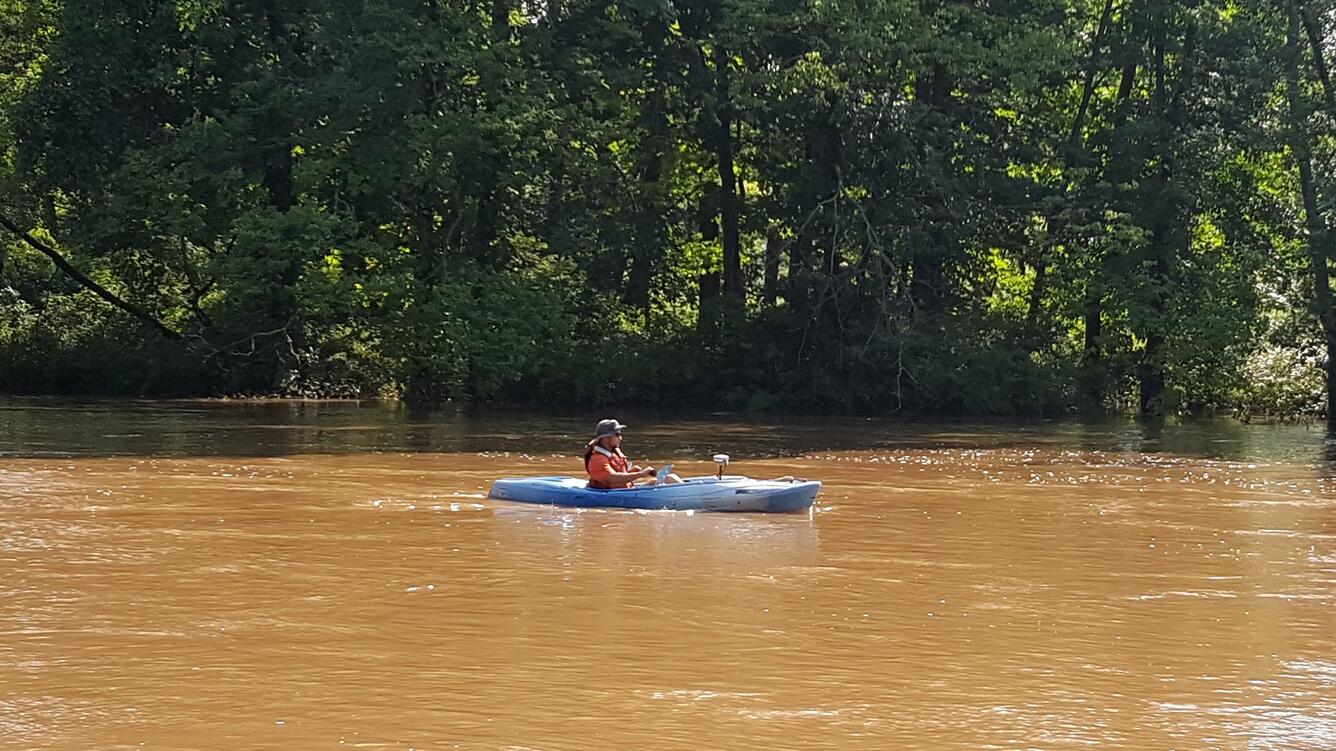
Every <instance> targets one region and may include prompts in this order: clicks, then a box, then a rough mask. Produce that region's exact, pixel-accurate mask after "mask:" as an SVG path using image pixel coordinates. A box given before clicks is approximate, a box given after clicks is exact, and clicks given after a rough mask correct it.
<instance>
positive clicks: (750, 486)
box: [487, 475, 821, 513]
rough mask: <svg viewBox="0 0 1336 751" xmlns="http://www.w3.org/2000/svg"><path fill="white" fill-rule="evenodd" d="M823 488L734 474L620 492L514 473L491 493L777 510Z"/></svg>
mask: <svg viewBox="0 0 1336 751" xmlns="http://www.w3.org/2000/svg"><path fill="white" fill-rule="evenodd" d="M820 490H821V483H820V482H817V481H815V480H809V481H800V482H784V481H778V480H753V479H750V478H747V477H739V476H732V475H725V476H724V477H723V478H716V477H691V478H687V479H686V480H684V481H682V482H680V483H673V484H662V485H641V486H637V487H634V488H619V489H616V490H601V489H599V488H591V487H589V483H588V482H587V481H586V480H583V479H577V478H574V477H512V478H506V479H502V480H497V481H496V482H494V483H493V484H492V488H491V490H490V491H488V493H487V495H488V497H489V498H495V499H498V500H504V501H518V502H521V503H541V504H546V505H552V506H584V507H589V508H623V509H664V510H672V511H761V512H771V513H774V512H785V511H801V510H802V509H806V508H810V507H811V505H812V503H813V502H814V501H815V500H816V495H817V493H818V492H819V491H820Z"/></svg>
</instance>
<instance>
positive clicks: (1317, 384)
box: [0, 0, 1336, 414]
mask: <svg viewBox="0 0 1336 751" xmlns="http://www.w3.org/2000/svg"><path fill="white" fill-rule="evenodd" d="M1333 65H1336V4H1333V3H1332V2H1331V0H1240V1H1237V2H1236V1H1234V0H968V1H964V2H962V1H958V0H690V1H684V0H545V1H540V2H532V3H531V2H528V0H525V1H524V2H520V0H486V1H485V2H475V1H474V0H440V1H436V0H416V1H412V0H401V1H400V0H361V1H357V0H285V1H284V2H279V0H226V1H224V0H173V1H172V2H161V1H160V0H134V1H130V0H97V2H92V1H91V0H63V1H61V0H0V225H3V230H2V231H3V237H2V238H0V388H4V389H7V390H11V391H44V392H77V393H117V394H152V395H181V394H238V393H263V394H301V395H362V396H390V397H394V396H398V397H404V398H415V399H423V400H458V401H526V402H528V401H544V402H551V403H572V404H574V403H586V404H611V403H631V402H634V403H640V404H658V405H687V406H698V407H703V406H711V407H730V408H750V409H757V410H812V411H840V412H845V411H847V412H855V413H886V412H895V411H902V410H903V411H912V412H935V413H970V414H1056V413H1062V412H1067V411H1074V410H1129V411H1131V410H1139V411H1141V412H1143V413H1148V414H1155V413H1166V412H1183V411H1194V410H1208V409H1235V410H1240V411H1242V412H1245V413H1282V414H1296V413H1321V412H1323V411H1324V409H1325V404H1326V401H1327V398H1328V397H1327V393H1326V389H1327V384H1328V382H1329V381H1330V382H1333V383H1336V381H1331V379H1328V378H1327V377H1326V372H1325V368H1327V367H1328V363H1329V362H1330V360H1329V358H1328V351H1329V350H1330V349H1331V348H1332V347H1333V345H1334V344H1336V316H1334V315H1333V309H1332V302H1331V299H1330V294H1331V293H1330V289H1329V280H1328V275H1329V271H1328V261H1329V258H1330V256H1331V255H1332V251H1331V247H1330V245H1331V240H1332V235H1331V232H1330V231H1329V224H1330V221H1331V215H1332V213H1333V212H1334V211H1336V170H1333V169H1332V164H1333V158H1334V157H1336V139H1333V137H1332V136H1333V132H1334V128H1336V89H1333V83H1332V81H1331V76H1332V73H1331V71H1330V68H1331V66H1333Z"/></svg>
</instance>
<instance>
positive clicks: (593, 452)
mask: <svg viewBox="0 0 1336 751" xmlns="http://www.w3.org/2000/svg"><path fill="white" fill-rule="evenodd" d="M625 427H626V426H625V425H623V424H621V423H620V422H617V421H616V420H612V419H609V420H600V421H599V423H598V427H597V428H595V429H594V439H593V440H592V441H590V442H589V443H588V444H586V445H585V455H584V461H585V471H586V472H588V473H589V487H591V488H601V489H603V490H614V489H617V488H629V487H633V486H634V485H635V482H636V480H639V479H641V478H645V477H650V478H652V477H654V468H653V467H641V466H638V465H633V464H631V460H630V459H627V458H626V454H623V453H622V448H621V447H622V430H623V429H624V428H625ZM655 482H657V481H656V480H651V481H650V484H651V485H653V484H654V483H655ZM664 482H667V483H674V482H682V478H680V477H678V476H677V475H675V474H670V475H668V477H667V478H666V479H665V480H664Z"/></svg>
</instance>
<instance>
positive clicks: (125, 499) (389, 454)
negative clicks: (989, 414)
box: [0, 401, 1336, 749]
mask: <svg viewBox="0 0 1336 751" xmlns="http://www.w3.org/2000/svg"><path fill="white" fill-rule="evenodd" d="M624 419H625V421H626V422H631V423H632V425H633V426H634V425H637V423H635V422H632V420H631V419H630V418H629V417H626V418H624ZM589 422H591V420H588V419H582V420H575V419H563V420H551V419H547V418H544V419H541V420H532V419H530V420H525V419H523V418H522V417H520V416H516V415H511V416H505V415H492V416H488V417H477V416H472V417H466V416H453V415H449V416H442V415H428V416H421V415H418V416H414V417H413V418H412V419H409V418H407V417H406V416H405V415H403V414H402V413H400V412H398V411H396V410H393V409H390V408H386V407H381V406H370V407H366V406H362V407H359V406H357V405H352V404H333V405H321V404H300V403H290V404H279V405H272V406H271V405H261V406H256V405H235V404H227V405H216V404H185V405H180V404H141V405H134V406H132V407H130V408H125V409H122V408H118V407H116V406H113V405H110V404H106V403H101V404H90V405H82V406H77V407H75V408H69V409H66V408H59V407H55V406H53V405H51V404H50V403H44V402H42V403H34V402H31V401H27V402H11V403H8V405H7V407H5V408H0V451H3V453H4V456H0V687H3V690H0V749H10V748H12V749H34V748H52V749H55V748H61V749H64V748H89V749H93V748H96V749H115V748H127V749H128V748H140V747H148V748H152V747H166V748H173V749H195V748H198V749H223V748H248V749H292V748H314V747H320V748H324V747H345V746H347V747H360V748H395V749H406V748H420V749H436V748H464V749H625V748H637V749H639V748H647V749H681V748H718V749H752V748H792V747H795V746H798V745H802V746H804V747H810V748H826V749H884V748H910V749H914V748H917V749H983V748H1012V747H1026V748H1072V747H1084V746H1090V745H1102V746H1107V747H1113V748H1137V749H1170V748H1194V749H1195V748H1227V749H1245V748H1246V749H1324V748H1333V747H1336V720H1334V719H1333V718H1336V644H1334V643H1333V634H1336V608H1334V607H1333V606H1334V605H1336V602H1333V600H1336V521H1333V520H1334V519H1336V516H1334V515H1333V512H1334V511H1336V495H1334V493H1336V488H1333V487H1332V482H1333V475H1332V473H1331V472H1330V471H1329V467H1330V466H1331V465H1330V464H1329V460H1328V459H1327V458H1326V457H1325V455H1324V444H1323V435H1322V433H1321V432H1318V431H1311V430H1308V429H1306V428H1304V427H1302V426H1285V427H1264V426H1245V425H1237V424H1231V423H1214V422H1212V423H1202V424H1183V425H1168V426H1164V427H1163V429H1162V430H1160V431H1159V432H1158V433H1157V432H1155V431H1147V430H1146V429H1145V426H1142V425H1139V424H1137V423H1114V424H1109V425H1105V426H1103V427H1098V426H1089V425H1074V424H1047V425H1039V426H1035V425H1030V426H1019V427H1014V428H1009V427H1007V426H1003V425H998V424H993V425H978V426H969V425H960V424H957V425H916V426H904V425H897V424H895V423H888V422H880V421H857V420H832V421H819V420H808V421H802V422H798V423H795V424H793V425H791V426H784V425H780V424H776V423H749V422H740V421H737V420H735V419H732V418H728V419H725V418H719V419H715V420H710V419H693V420H679V421H661V420H655V419H653V417H652V416H648V417H646V418H645V419H642V420H640V421H639V423H638V424H639V425H642V426H643V427H638V428H633V430H632V431H631V435H630V436H629V437H628V439H629V440H628V444H629V447H630V449H631V450H632V451H633V452H634V453H635V454H636V455H637V456H643V457H645V458H647V459H650V460H651V461H655V462H658V461H674V462H676V463H677V464H678V465H679V467H680V468H681V469H682V470H683V471H685V472H687V473H706V472H709V471H710V470H711V466H710V465H709V464H708V462H707V461H706V462H702V461H700V460H701V459H706V458H707V457H708V456H709V454H710V453H711V452H712V451H713V450H715V448H717V447H725V449H726V450H729V453H732V454H734V455H735V456H738V457H742V458H743V461H741V462H740V463H739V466H738V467H737V468H738V469H739V470H740V471H744V472H747V473H749V474H754V475H761V476H775V475H780V474H797V475H804V476H808V477H816V478H820V479H822V480H824V481H825V482H826V488H825V490H824V492H823V495H822V497H821V499H820V500H819V502H818V506H817V508H816V509H815V512H814V513H812V514H811V515H781V516H764V515H711V514H686V513H674V512H627V511H615V510H579V509H554V508H545V507H534V506H526V505H522V504H508V503H504V502H497V501H492V500H488V499H485V498H484V497H483V495H484V492H485V489H486V487H487V485H488V483H489V481H490V480H491V478H493V477H495V476H497V475H501V474H535V475H537V474H554V473H559V472H565V471H570V470H571V469H573V468H574V469H578V468H579V458H578V455H577V454H576V448H574V447H578V445H579V443H580V442H582V441H583V439H584V433H585V432H587V430H588V426H587V425H586V423H589Z"/></svg>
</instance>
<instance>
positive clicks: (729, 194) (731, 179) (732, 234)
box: [714, 3, 747, 303]
mask: <svg viewBox="0 0 1336 751" xmlns="http://www.w3.org/2000/svg"><path fill="white" fill-rule="evenodd" d="M715 7H716V10H717V12H718V13H719V14H720V15H719V17H717V18H716V19H715V23H716V32H715V39H714V75H715V108H716V109H715V115H716V117H717V118H718V123H717V127H716V130H715V153H716V155H717V157H718V161H719V222H720V225H721V226H720V228H721V230H722V232H723V245H724V271H723V292H724V297H725V298H727V299H728V300H730V301H732V302H736V303H745V301H746V295H747V290H746V286H745V284H744V281H743V276H742V238H741V235H740V228H739V226H738V224H739V221H740V214H741V211H740V208H739V205H738V204H739V201H738V177H737V172H736V170H735V169H734V164H733V101H732V98H731V95H730V93H729V74H728V68H729V64H730V63H729V55H728V52H727V51H726V50H725V49H724V45H723V42H722V41H721V40H720V39H719V31H718V25H719V24H720V23H721V22H722V15H723V3H719V4H718V5H717V6H715Z"/></svg>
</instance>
